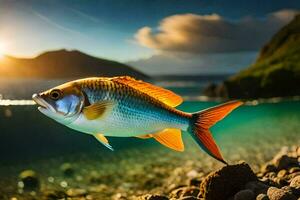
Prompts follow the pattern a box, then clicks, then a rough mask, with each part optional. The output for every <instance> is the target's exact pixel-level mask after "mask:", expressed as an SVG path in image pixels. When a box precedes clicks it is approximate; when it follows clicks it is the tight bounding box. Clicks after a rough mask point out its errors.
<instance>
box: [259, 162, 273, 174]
mask: <svg viewBox="0 0 300 200" xmlns="http://www.w3.org/2000/svg"><path fill="white" fill-rule="evenodd" d="M260 171H261V173H263V174H265V173H268V172H275V171H276V167H275V166H274V165H273V164H271V163H267V164H264V165H263V166H262V167H261V169H260Z"/></svg>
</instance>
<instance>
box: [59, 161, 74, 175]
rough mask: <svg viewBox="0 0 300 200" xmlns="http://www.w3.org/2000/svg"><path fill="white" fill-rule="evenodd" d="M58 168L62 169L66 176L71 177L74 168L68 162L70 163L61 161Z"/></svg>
mask: <svg viewBox="0 0 300 200" xmlns="http://www.w3.org/2000/svg"><path fill="white" fill-rule="evenodd" d="M60 170H61V171H62V173H63V174H64V175H65V176H67V177H71V176H73V175H74V172H75V170H74V168H73V166H72V165H71V164H70V163H63V164H62V165H61V166H60Z"/></svg>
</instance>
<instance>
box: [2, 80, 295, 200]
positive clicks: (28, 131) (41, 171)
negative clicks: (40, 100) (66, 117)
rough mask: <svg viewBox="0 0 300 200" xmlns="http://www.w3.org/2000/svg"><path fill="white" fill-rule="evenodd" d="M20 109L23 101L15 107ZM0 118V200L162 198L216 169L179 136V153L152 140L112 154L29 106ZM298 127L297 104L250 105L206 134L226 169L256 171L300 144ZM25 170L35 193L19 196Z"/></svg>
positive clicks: (119, 144)
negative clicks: (71, 195)
mask: <svg viewBox="0 0 300 200" xmlns="http://www.w3.org/2000/svg"><path fill="white" fill-rule="evenodd" d="M189 87H191V86H189ZM180 90H184V88H182V87H180V88H177V91H180ZM194 90H195V89H194ZM0 102H1V101H0ZM26 103H27V104H30V101H29V102H22V104H26ZM218 103H220V102H215V101H207V102H202V101H185V102H184V103H183V104H182V105H180V106H179V107H178V108H179V109H180V110H184V111H188V112H195V111H198V110H201V109H205V108H208V107H210V106H214V105H217V104H218ZM2 104H3V101H2ZM0 119H1V120H0V128H1V129H0V130H1V131H0V158H1V159H0V177H1V178H0V199H11V198H13V197H14V198H16V199H41V198H40V197H41V196H43V195H44V194H45V193H47V192H48V193H49V192H53V191H68V190H70V189H71V188H81V189H84V190H85V191H86V192H87V193H88V194H89V195H91V199H112V198H113V197H114V198H116V196H117V195H119V196H122V195H124V196H134V195H141V194H145V193H148V192H149V191H151V192H157V193H164V191H167V189H168V188H170V187H171V186H173V187H174V186H175V185H179V184H181V183H183V182H184V181H185V180H186V179H187V177H188V176H191V173H192V172H191V171H193V170H196V171H197V172H199V171H200V172H203V173H207V172H210V171H212V170H214V169H216V168H219V167H220V166H223V165H222V164H221V163H219V162H217V161H215V160H214V159H213V158H211V157H210V156H208V155H207V154H205V153H204V152H203V151H202V150H201V149H200V147H199V146H197V144H196V143H195V142H194V141H193V140H192V138H191V137H190V136H189V134H188V133H184V134H183V136H184V143H185V151H184V152H181V153H179V152H175V151H172V150H170V149H167V148H165V147H164V146H162V145H160V144H159V143H157V142H156V141H154V140H153V139H147V140H145V139H138V138H109V139H110V143H111V145H112V146H113V147H114V149H115V151H114V152H112V151H110V150H108V149H107V148H105V147H104V146H103V145H101V144H99V143H98V142H97V141H96V140H95V139H94V138H93V137H91V136H89V135H86V134H82V133H79V132H76V131H74V130H71V129H68V128H67V127H65V126H63V125H60V124H58V123H56V122H54V121H53V120H51V119H49V118H47V117H46V116H44V115H42V114H41V113H39V111H38V110H37V108H36V106H35V105H6V106H4V105H2V106H0ZM299 121H300V101H295V100H284V101H280V102H269V103H258V102H257V101H253V102H252V103H249V104H247V105H243V106H241V107H240V108H238V109H236V110H235V111H233V112H232V113H231V114H230V115H229V116H228V117H226V118H225V119H224V120H222V121H220V122H219V123H218V124H216V125H215V126H214V127H213V128H212V129H211V131H212V133H213V135H214V137H215V139H216V142H217V144H218V145H219V147H220V149H221V151H222V153H223V156H224V158H225V160H226V161H227V162H229V163H233V162H236V161H239V160H245V161H246V162H247V163H249V164H250V165H251V167H252V168H253V169H254V170H257V166H258V165H260V164H262V163H264V162H266V161H267V160H269V159H271V157H272V156H273V154H274V153H275V152H277V151H278V150H279V149H281V147H282V146H293V145H298V144H299V142H300V137H299V135H300V123H299ZM66 166H68V170H70V171H69V172H70V173H68V171H67V172H66V171H65V170H66V169H65V168H64V167H66ZM28 169H30V170H34V171H35V172H36V174H37V176H38V181H39V186H38V189H35V190H32V191H26V190H24V188H23V186H22V184H20V182H19V174H20V173H21V172H22V171H23V170H28Z"/></svg>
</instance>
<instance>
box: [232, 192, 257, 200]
mask: <svg viewBox="0 0 300 200" xmlns="http://www.w3.org/2000/svg"><path fill="white" fill-rule="evenodd" d="M254 199H255V195H254V193H253V192H252V191H251V190H241V191H239V192H238V193H236V194H235V195H234V200H254Z"/></svg>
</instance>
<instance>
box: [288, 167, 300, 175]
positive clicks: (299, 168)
mask: <svg viewBox="0 0 300 200" xmlns="http://www.w3.org/2000/svg"><path fill="white" fill-rule="evenodd" d="M295 172H300V167H292V168H291V169H290V170H289V173H290V174H293V173H295Z"/></svg>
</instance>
